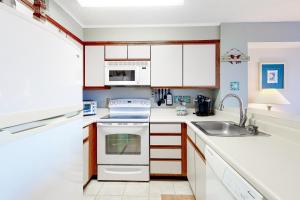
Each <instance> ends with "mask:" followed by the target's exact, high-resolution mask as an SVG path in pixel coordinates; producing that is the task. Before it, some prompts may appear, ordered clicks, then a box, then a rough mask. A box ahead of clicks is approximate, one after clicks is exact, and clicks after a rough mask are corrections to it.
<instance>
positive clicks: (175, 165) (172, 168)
mask: <svg viewBox="0 0 300 200" xmlns="http://www.w3.org/2000/svg"><path fill="white" fill-rule="evenodd" d="M150 172H151V174H174V175H180V174H181V161H151V162H150Z"/></svg>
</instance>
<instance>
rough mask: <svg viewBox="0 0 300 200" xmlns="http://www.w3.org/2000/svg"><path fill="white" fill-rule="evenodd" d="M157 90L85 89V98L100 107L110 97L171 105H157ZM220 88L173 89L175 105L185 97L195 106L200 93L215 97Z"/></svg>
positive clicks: (188, 105)
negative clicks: (142, 99)
mask: <svg viewBox="0 0 300 200" xmlns="http://www.w3.org/2000/svg"><path fill="white" fill-rule="evenodd" d="M155 91H156V90H154V89H151V88H149V87H112V88H111V89H110V90H84V91H83V100H95V101H97V103H98V107H100V108H105V107H107V105H108V101H109V100H110V99H116V98H145V99H151V102H152V107H170V106H166V105H165V104H162V105H161V106H158V105H157V102H156V101H157V100H156V99H157V98H155ZM217 92H218V90H199V89H171V93H172V95H173V102H174V104H173V107H176V106H177V105H178V103H177V101H176V99H178V97H183V98H184V99H185V100H186V101H187V107H189V108H192V107H194V98H195V97H196V95H198V94H202V95H204V96H208V97H210V98H212V99H215V97H216V95H217Z"/></svg>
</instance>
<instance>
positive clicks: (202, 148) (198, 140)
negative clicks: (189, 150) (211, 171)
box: [196, 135, 206, 155]
mask: <svg viewBox="0 0 300 200" xmlns="http://www.w3.org/2000/svg"><path fill="white" fill-rule="evenodd" d="M205 145H206V144H205V142H204V141H203V140H202V139H201V138H200V137H199V136H198V135H197V136H196V146H197V147H198V149H200V151H201V153H202V154H203V155H204V152H205Z"/></svg>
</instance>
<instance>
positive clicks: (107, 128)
mask: <svg viewBox="0 0 300 200" xmlns="http://www.w3.org/2000/svg"><path fill="white" fill-rule="evenodd" d="M97 142H98V143H97V144H98V146H97V161H98V164H101V165H111V164H118V165H149V123H98V135H97Z"/></svg>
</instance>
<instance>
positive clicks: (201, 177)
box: [195, 152, 206, 200]
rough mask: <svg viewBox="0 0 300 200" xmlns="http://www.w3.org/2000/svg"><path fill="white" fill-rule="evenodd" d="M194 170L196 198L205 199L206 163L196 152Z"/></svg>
mask: <svg viewBox="0 0 300 200" xmlns="http://www.w3.org/2000/svg"><path fill="white" fill-rule="evenodd" d="M195 171H196V173H195V174H196V191H195V197H196V200H205V188H206V187H205V182H206V165H205V161H204V160H203V158H202V157H201V156H200V155H199V153H198V152H195Z"/></svg>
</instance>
